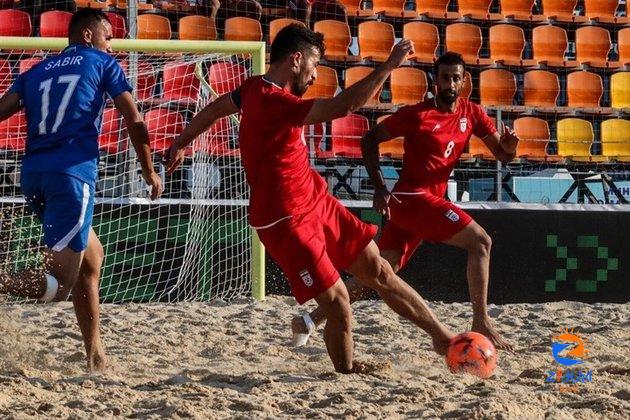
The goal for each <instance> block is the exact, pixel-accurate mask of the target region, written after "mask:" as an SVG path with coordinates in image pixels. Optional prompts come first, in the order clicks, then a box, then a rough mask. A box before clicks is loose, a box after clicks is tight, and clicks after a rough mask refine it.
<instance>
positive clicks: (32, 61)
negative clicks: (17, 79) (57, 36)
mask: <svg viewBox="0 0 630 420" xmlns="http://www.w3.org/2000/svg"><path fill="white" fill-rule="evenodd" d="M42 60H43V58H42V57H31V58H25V59H24V60H20V63H19V71H20V74H22V73H24V72H25V71H27V70H30V69H31V68H32V67H33V66H34V65H36V64H39V63H40V62H41V61H42Z"/></svg>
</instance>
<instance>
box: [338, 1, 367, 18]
mask: <svg viewBox="0 0 630 420" xmlns="http://www.w3.org/2000/svg"><path fill="white" fill-rule="evenodd" d="M339 1H340V3H341V4H343V6H344V7H345V8H346V14H347V15H348V16H356V17H371V16H374V11H373V10H372V9H363V8H361V4H362V3H363V0H339Z"/></svg>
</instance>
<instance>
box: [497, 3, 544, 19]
mask: <svg viewBox="0 0 630 420" xmlns="http://www.w3.org/2000/svg"><path fill="white" fill-rule="evenodd" d="M535 2H536V0H501V14H502V15H503V16H505V17H506V18H510V19H514V20H520V21H525V22H529V21H534V22H539V21H542V20H545V17H544V16H543V15H535V14H532V9H533V7H534V4H535Z"/></svg>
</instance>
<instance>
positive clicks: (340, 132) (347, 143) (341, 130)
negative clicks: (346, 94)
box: [330, 114, 370, 159]
mask: <svg viewBox="0 0 630 420" xmlns="http://www.w3.org/2000/svg"><path fill="white" fill-rule="evenodd" d="M369 128H370V124H369V122H368V119H367V118H365V117H363V116H361V115H357V114H350V115H347V116H345V117H342V118H337V119H336V120H333V121H332V123H331V133H330V136H331V143H332V153H333V155H335V156H339V157H344V158H348V159H360V158H361V137H362V136H363V134H365V133H366V132H367V131H368V130H369Z"/></svg>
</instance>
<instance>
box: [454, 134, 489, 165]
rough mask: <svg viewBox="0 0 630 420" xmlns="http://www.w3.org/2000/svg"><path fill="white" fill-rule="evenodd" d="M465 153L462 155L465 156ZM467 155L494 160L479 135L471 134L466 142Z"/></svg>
mask: <svg viewBox="0 0 630 420" xmlns="http://www.w3.org/2000/svg"><path fill="white" fill-rule="evenodd" d="M466 156H467V155H462V158H466ZM468 156H472V157H474V158H477V159H483V160H496V158H495V157H494V155H493V154H492V152H491V151H490V149H488V146H486V144H485V143H484V142H483V140H481V139H480V138H479V137H477V136H475V135H473V136H471V137H470V141H469V142H468Z"/></svg>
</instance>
